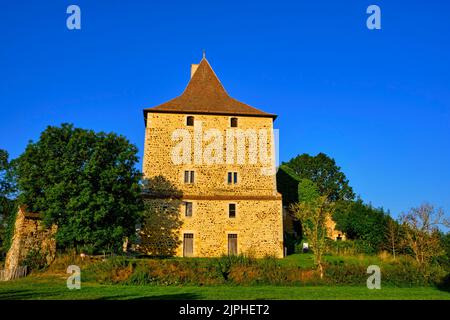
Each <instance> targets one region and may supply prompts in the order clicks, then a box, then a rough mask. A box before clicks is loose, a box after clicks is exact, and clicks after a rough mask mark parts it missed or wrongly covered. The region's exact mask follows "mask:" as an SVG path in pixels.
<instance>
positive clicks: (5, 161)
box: [0, 149, 16, 252]
mask: <svg viewBox="0 0 450 320" xmlns="http://www.w3.org/2000/svg"><path fill="white" fill-rule="evenodd" d="M15 191H16V185H15V180H14V175H13V173H12V166H11V163H10V162H9V155H8V152H7V151H6V150H2V149H0V249H1V251H3V252H6V251H8V249H9V246H10V242H11V238H12V233H13V232H14V223H15V216H16V215H15V211H16V204H15V200H14V195H15Z"/></svg>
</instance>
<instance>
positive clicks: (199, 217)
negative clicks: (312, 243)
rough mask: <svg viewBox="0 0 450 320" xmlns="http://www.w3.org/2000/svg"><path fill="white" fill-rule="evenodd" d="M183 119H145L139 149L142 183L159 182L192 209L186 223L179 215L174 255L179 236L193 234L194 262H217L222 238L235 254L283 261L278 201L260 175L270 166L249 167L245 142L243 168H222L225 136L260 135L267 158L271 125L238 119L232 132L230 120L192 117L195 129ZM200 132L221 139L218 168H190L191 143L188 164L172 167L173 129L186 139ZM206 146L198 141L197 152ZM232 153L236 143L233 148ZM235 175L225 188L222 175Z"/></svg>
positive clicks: (272, 182) (268, 178)
mask: <svg viewBox="0 0 450 320" xmlns="http://www.w3.org/2000/svg"><path fill="white" fill-rule="evenodd" d="M187 116H188V115H187V114H171V113H148V116H147V123H146V137H145V147H144V161H143V173H144V177H145V178H154V177H157V176H163V177H164V178H166V179H167V180H168V181H170V183H172V184H173V185H174V186H176V187H177V188H178V189H179V190H180V191H181V192H182V194H183V196H182V200H183V201H188V202H192V203H193V212H192V216H191V217H186V216H185V214H184V205H181V207H180V209H179V218H180V219H181V221H182V225H181V227H180V228H179V232H178V233H177V234H178V235H179V239H178V243H179V245H178V246H177V248H176V250H175V255H177V256H182V255H183V235H184V234H185V233H192V234H194V240H193V242H194V245H193V252H194V254H193V255H194V256H197V257H210V256H219V255H222V254H226V253H227V245H228V234H229V233H233V234H237V235H238V238H237V247H238V253H243V254H251V255H253V256H256V257H263V256H266V255H271V256H275V257H280V258H281V257H283V217H282V204H281V195H280V194H279V193H278V192H277V190H276V177H275V175H274V174H273V175H267V174H263V172H264V170H265V168H267V167H270V166H271V165H272V163H270V164H267V163H266V164H265V163H262V162H261V161H258V162H257V163H250V159H249V152H248V150H249V149H248V148H249V142H248V141H247V143H246V147H247V149H246V158H245V161H244V163H238V162H237V153H235V154H234V158H235V161H234V162H233V163H227V162H226V154H227V145H226V139H225V137H226V132H227V130H230V129H231V130H237V129H242V130H248V129H253V130H256V131H258V130H260V129H266V131H267V133H268V141H267V144H266V147H267V149H266V150H267V152H268V154H269V156H270V155H271V154H272V152H273V148H272V147H273V141H272V138H271V130H272V128H273V119H272V118H265V117H250V116H243V117H239V116H238V117H237V118H238V128H231V127H230V118H231V117H230V116H220V115H203V114H202V115H199V114H195V115H192V116H194V119H195V125H194V126H186V117H187ZM200 126H201V128H202V132H203V134H204V133H205V132H206V131H208V130H209V129H216V130H218V132H220V133H221V134H222V136H223V137H224V140H223V145H222V151H223V160H224V161H223V163H213V164H211V163H206V162H205V161H204V160H205V159H204V158H203V159H202V163H198V162H197V163H196V162H195V146H194V144H195V141H192V148H191V154H190V156H191V160H192V162H191V163H190V164H186V163H182V164H175V163H174V162H173V161H172V150H173V148H174V147H175V146H176V145H177V144H178V143H179V140H175V141H174V140H173V139H172V134H173V132H174V131H175V130H177V129H182V130H187V131H188V132H189V133H190V135H191V137H192V139H194V138H195V130H199V127H200ZM210 143H211V141H210V140H208V141H206V139H204V136H203V139H202V141H201V147H202V150H207V148H208V145H209V144H210ZM234 146H235V150H236V152H237V141H236V143H235V144H234ZM185 170H192V171H194V172H195V183H193V184H185V183H184V171H185ZM228 172H238V183H237V184H231V185H230V184H228V183H227V173H228ZM230 203H235V204H236V217H235V218H230V217H229V214H228V205H229V204H230Z"/></svg>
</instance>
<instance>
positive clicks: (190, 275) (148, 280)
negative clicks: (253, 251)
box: [83, 256, 449, 287]
mask: <svg viewBox="0 0 450 320" xmlns="http://www.w3.org/2000/svg"><path fill="white" fill-rule="evenodd" d="M374 259H375V260H374ZM377 261H378V260H376V257H369V258H368V257H365V256H362V257H361V259H360V258H356V259H354V261H353V260H352V261H350V262H347V261H344V260H343V259H336V260H334V261H331V262H328V263H326V264H325V266H324V271H325V272H324V278H323V279H320V277H319V275H318V274H317V271H316V270H315V269H304V268H302V267H301V266H292V265H283V264H282V263H280V261H279V260H277V259H273V258H265V259H253V258H249V257H245V256H229V257H228V256H224V257H220V258H211V259H196V258H190V259H178V258H172V259H158V258H153V259H145V260H144V259H142V260H140V259H128V258H125V257H116V258H111V259H107V260H106V261H103V262H96V263H92V264H90V265H88V266H87V268H86V269H85V271H84V273H83V274H84V279H85V280H92V281H97V282H101V283H109V284H129V285H165V286H169V285H195V286H202V285H218V284H229V285H240V286H242V285H286V286H289V285H355V286H365V285H366V281H367V278H368V276H369V275H368V274H367V267H368V266H369V265H370V264H372V263H374V264H377V263H378V262H377ZM380 267H381V272H382V273H381V279H382V280H381V281H382V282H381V283H382V286H383V285H386V286H400V287H413V286H431V285H440V286H441V287H445V286H446V285H448V281H449V280H448V279H447V278H445V276H446V275H447V273H446V272H445V270H444V269H443V268H441V267H438V266H435V267H431V268H429V269H426V270H419V268H418V267H417V266H416V264H415V262H414V261H412V260H411V259H397V260H396V261H395V262H392V263H391V264H384V263H381V264H380Z"/></svg>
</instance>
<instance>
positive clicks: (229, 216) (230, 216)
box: [228, 202, 237, 219]
mask: <svg viewBox="0 0 450 320" xmlns="http://www.w3.org/2000/svg"><path fill="white" fill-rule="evenodd" d="M232 206H233V207H234V208H233V210H232V209H231V208H232ZM231 212H233V215H231ZM236 215H237V204H236V203H234V202H231V203H228V218H230V219H235V218H236Z"/></svg>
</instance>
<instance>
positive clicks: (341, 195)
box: [283, 153, 355, 202]
mask: <svg viewBox="0 0 450 320" xmlns="http://www.w3.org/2000/svg"><path fill="white" fill-rule="evenodd" d="M283 165H287V166H288V167H290V168H291V169H292V170H293V171H294V172H295V174H296V175H297V176H298V177H299V178H301V179H309V180H311V181H312V182H314V183H315V184H316V185H317V188H318V190H319V192H320V194H321V195H323V196H326V197H327V198H328V199H329V200H330V201H332V202H335V201H339V200H352V199H354V197H355V194H354V193H353V189H352V188H351V187H350V186H349V182H348V180H347V178H346V176H345V174H344V173H343V172H342V171H341V168H340V167H339V166H337V165H336V162H335V161H334V159H332V158H330V157H328V156H327V155H326V154H324V153H319V154H318V155H316V156H310V155H309V154H306V153H304V154H302V155H299V156H297V157H295V158H293V159H291V160H289V162H287V163H283Z"/></svg>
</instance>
